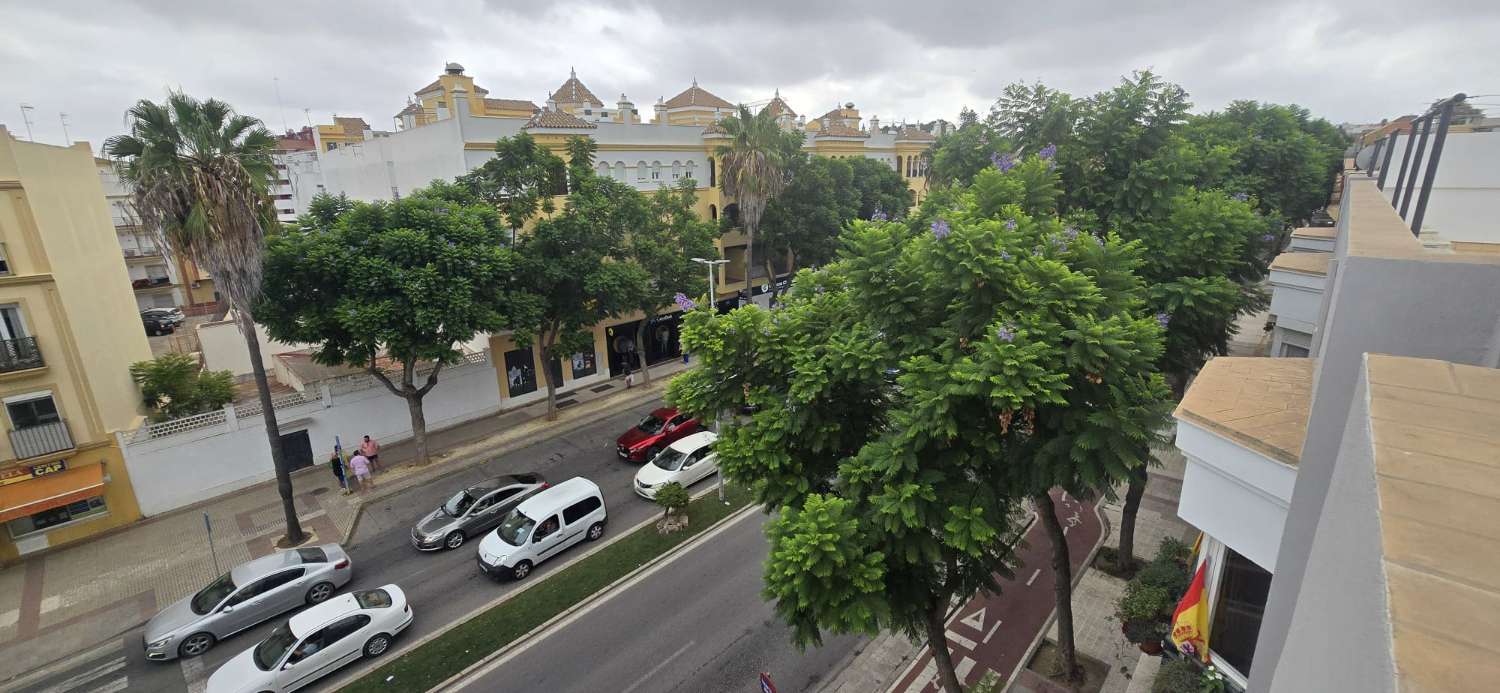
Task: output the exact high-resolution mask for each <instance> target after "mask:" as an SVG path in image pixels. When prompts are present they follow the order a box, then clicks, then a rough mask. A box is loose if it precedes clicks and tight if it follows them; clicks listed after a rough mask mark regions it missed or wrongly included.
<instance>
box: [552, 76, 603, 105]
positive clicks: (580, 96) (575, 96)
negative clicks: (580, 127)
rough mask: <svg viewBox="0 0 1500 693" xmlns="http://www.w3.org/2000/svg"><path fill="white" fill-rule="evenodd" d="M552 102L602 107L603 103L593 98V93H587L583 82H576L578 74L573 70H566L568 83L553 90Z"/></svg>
mask: <svg viewBox="0 0 1500 693" xmlns="http://www.w3.org/2000/svg"><path fill="white" fill-rule="evenodd" d="M552 100H553V101H555V102H557V103H581V104H587V105H590V106H598V107H600V108H603V107H604V102H603V101H600V100H599V97H597V96H594V92H591V91H589V88H588V87H585V86H583V82H580V81H578V73H577V72H574V71H573V70H568V81H566V82H563V83H562V86H560V87H558V88H557V89H555V90H553V92H552Z"/></svg>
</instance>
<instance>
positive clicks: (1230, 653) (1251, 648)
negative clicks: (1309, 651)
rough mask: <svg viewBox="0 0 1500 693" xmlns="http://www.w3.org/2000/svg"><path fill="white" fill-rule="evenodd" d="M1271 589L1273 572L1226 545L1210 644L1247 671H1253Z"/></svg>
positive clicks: (1243, 670)
mask: <svg viewBox="0 0 1500 693" xmlns="http://www.w3.org/2000/svg"><path fill="white" fill-rule="evenodd" d="M1270 590H1271V574H1270V573H1268V572H1266V571H1265V570H1263V569H1262V568H1261V567H1260V566H1258V565H1256V564H1255V563H1253V562H1251V561H1250V559H1248V558H1245V557H1244V556H1241V555H1239V554H1238V553H1235V551H1234V549H1230V548H1228V547H1226V548H1225V549H1224V570H1223V572H1222V573H1221V574H1220V576H1219V592H1218V597H1217V600H1216V602H1215V603H1214V618H1213V624H1212V625H1210V626H1209V629H1208V648H1209V649H1210V650H1212V651H1213V653H1214V654H1216V655H1218V656H1219V657H1221V658H1223V660H1224V661H1225V662H1227V663H1228V664H1229V665H1230V666H1232V667H1234V668H1235V669H1236V670H1237V671H1239V672H1240V673H1241V674H1244V675H1248V674H1249V673H1250V661H1251V659H1252V658H1253V656H1254V655H1255V639H1256V638H1257V637H1259V635H1260V619H1261V616H1262V615H1264V613H1265V610H1266V595H1267V594H1268V593H1269V592H1270Z"/></svg>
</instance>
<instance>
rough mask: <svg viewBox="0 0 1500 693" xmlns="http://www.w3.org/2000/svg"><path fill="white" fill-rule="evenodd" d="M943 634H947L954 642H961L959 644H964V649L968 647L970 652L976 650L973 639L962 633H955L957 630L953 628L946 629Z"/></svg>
mask: <svg viewBox="0 0 1500 693" xmlns="http://www.w3.org/2000/svg"><path fill="white" fill-rule="evenodd" d="M943 634H944V635H947V636H948V639H949V640H952V641H953V642H954V643H956V644H959V645H963V646H964V649H966V650H968V651H970V652H973V651H974V647H975V642H974V641H973V640H970V639H968V638H966V637H964V636H962V635H959V634H958V633H955V632H953V631H951V630H950V631H945V632H944V633H943Z"/></svg>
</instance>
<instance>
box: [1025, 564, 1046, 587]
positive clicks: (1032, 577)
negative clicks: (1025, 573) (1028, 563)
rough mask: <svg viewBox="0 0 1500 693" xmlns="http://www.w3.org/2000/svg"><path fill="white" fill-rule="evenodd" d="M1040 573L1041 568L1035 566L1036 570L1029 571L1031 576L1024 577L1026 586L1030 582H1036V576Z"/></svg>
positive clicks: (1029, 584) (1028, 585)
mask: <svg viewBox="0 0 1500 693" xmlns="http://www.w3.org/2000/svg"><path fill="white" fill-rule="evenodd" d="M1041 574H1042V569H1041V568H1037V569H1036V570H1033V571H1031V577H1029V578H1026V586H1027V587H1030V586H1031V583H1033V582H1036V576H1038V575H1041Z"/></svg>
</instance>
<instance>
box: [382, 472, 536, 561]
mask: <svg viewBox="0 0 1500 693" xmlns="http://www.w3.org/2000/svg"><path fill="white" fill-rule="evenodd" d="M544 488H547V480H546V479H543V478H542V475H540V474H507V475H505V476H497V477H495V478H493V479H490V480H489V481H486V482H484V483H480V484H475V485H473V486H470V487H469V488H466V489H464V490H462V491H459V492H458V493H455V494H453V497H452V498H449V499H448V500H447V501H446V502H444V503H443V504H442V505H440V506H438V508H437V510H434V511H432V512H430V513H427V515H426V516H424V517H423V518H422V519H421V520H418V521H417V525H416V526H415V527H412V529H411V545H412V546H415V547H417V549H418V550H421V551H436V550H438V549H443V548H448V549H456V548H458V547H460V546H463V545H464V542H465V541H466V540H468V539H469V538H470V537H477V536H479V535H481V534H484V533H485V532H488V531H490V530H491V529H494V528H495V527H498V526H499V525H500V521H501V520H504V519H505V516H506V515H509V514H510V511H512V510H515V509H516V506H518V505H520V504H521V501H524V500H526V499H527V498H530V497H531V496H532V495H533V494H535V493H536V492H537V491H540V490H542V489H544Z"/></svg>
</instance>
